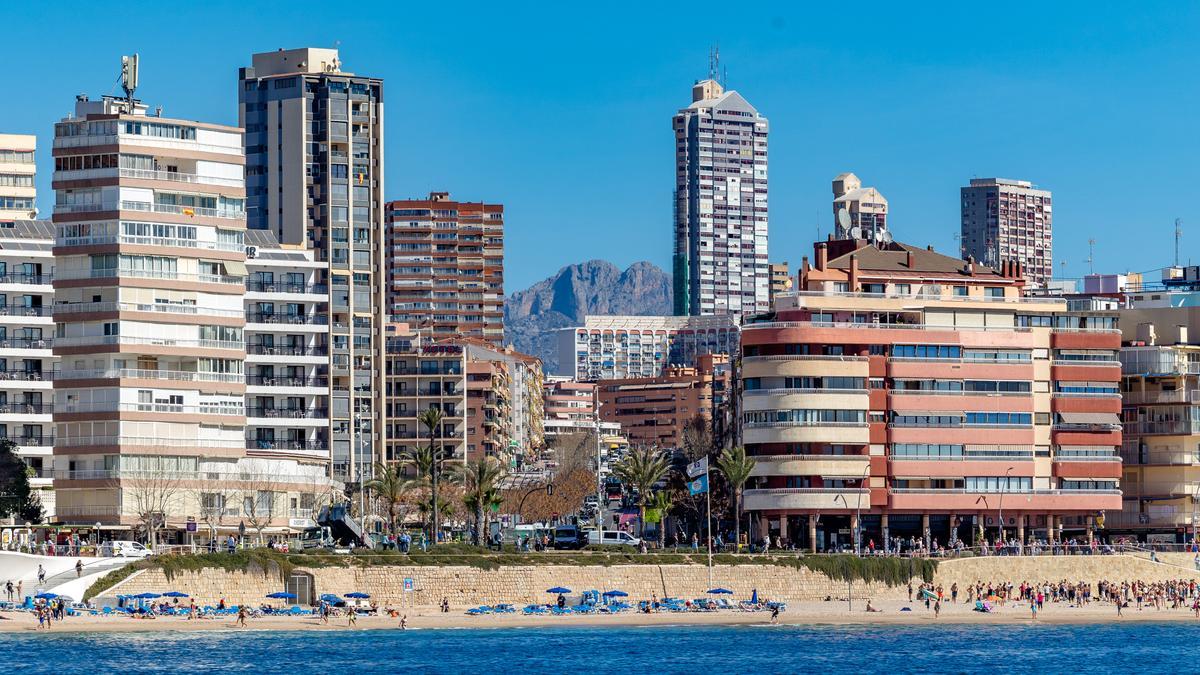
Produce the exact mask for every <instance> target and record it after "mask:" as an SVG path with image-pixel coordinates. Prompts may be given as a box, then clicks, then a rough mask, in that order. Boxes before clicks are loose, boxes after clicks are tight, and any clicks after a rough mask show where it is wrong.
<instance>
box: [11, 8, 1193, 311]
mask: <svg viewBox="0 0 1200 675" xmlns="http://www.w3.org/2000/svg"><path fill="white" fill-rule="evenodd" d="M524 4H525V3H487V4H480V5H471V4H458V3H386V4H379V5H375V4H373V3H370V2H357V3H328V2H324V3H308V2H286V3H283V2H279V3H256V2H246V1H245V0H243V1H242V2H223V1H213V2H206V3H188V4H187V5H184V4H183V3H163V2H155V3H140V2H127V3H124V4H123V5H121V6H120V7H117V6H114V5H111V4H103V3H101V4H88V3H76V4H72V5H64V4H62V3H32V2H26V3H14V4H11V5H9V6H7V7H6V8H5V17H6V18H5V22H6V23H7V24H8V25H9V27H10V28H12V27H16V30H7V31H6V32H5V33H6V40H7V42H8V50H7V52H8V53H9V54H14V55H16V54H19V55H22V56H23V57H25V58H26V60H25V61H23V62H10V63H9V67H8V72H9V77H8V81H9V85H8V88H7V95H6V96H5V98H4V104H3V106H2V107H0V131H7V132H16V133H37V134H38V135H39V137H40V138H39V143H40V145H41V151H40V155H39V170H40V171H41V172H42V175H41V178H40V181H39V188H40V189H41V191H42V197H41V199H40V200H39V203H40V206H41V207H42V209H43V212H46V213H48V207H49V206H50V204H51V201H52V199H53V197H52V195H51V193H50V190H49V178H50V170H51V166H52V165H51V163H50V155H49V145H50V136H51V131H52V124H53V122H54V121H55V120H56V119H58V118H60V117H61V116H62V115H63V114H64V113H66V112H68V111H69V110H70V109H71V107H72V101H73V98H74V96H75V94H77V93H80V92H87V93H89V94H91V95H93V96H95V95H99V94H102V93H109V92H110V91H113V90H114V86H113V85H114V82H115V81H116V78H117V69H118V61H119V56H120V55H121V54H123V53H132V52H134V51H137V52H140V53H141V55H142V87H141V89H140V90H139V95H140V97H141V98H143V99H144V100H146V101H147V102H148V103H150V104H151V105H157V104H161V105H163V106H164V108H165V114H167V115H170V116H177V117H185V118H194V119H202V120H206V121H215V122H225V123H231V124H232V123H236V120H237V110H236V86H235V85H236V78H237V68H238V67H239V66H243V65H248V64H249V62H250V54H251V53H253V52H255V51H268V50H271V49H275V48H278V47H288V48H292V47H300V46H320V47H328V46H333V45H334V43H335V41H340V48H341V50H342V60H343V63H344V66H345V67H346V68H347V69H348V70H351V71H354V72H359V73H364V74H371V75H375V76H379V77H383V78H385V80H386V90H385V91H386V101H387V103H386V105H387V120H386V123H387V168H386V171H387V189H386V193H387V197H388V198H404V197H413V196H423V195H425V194H426V193H427V192H428V191H430V190H449V191H450V192H451V193H452V194H453V195H454V196H456V197H458V198H461V199H470V200H487V201H499V202H502V203H504V204H505V206H506V210H507V216H506V218H507V245H506V268H507V269H506V272H507V283H506V287H507V288H506V290H508V291H512V290H516V289H519V288H523V287H525V286H527V285H528V284H530V283H532V282H534V281H536V280H538V279H541V278H543V277H545V276H547V275H549V274H551V273H553V272H554V271H555V270H557V269H558V268H559V267H560V266H562V265H565V264H568V263H573V262H579V261H581V260H586V259H589V258H604V259H607V260H611V261H612V262H614V263H617V264H618V265H621V266H624V265H626V264H629V263H632V262H634V261H637V260H650V261H652V262H654V263H657V264H658V265H660V266H663V267H664V268H669V265H670V256H671V228H672V225H671V189H672V183H673V165H672V153H673V139H672V132H671V115H672V113H673V112H674V111H675V110H676V109H677V108H679V107H681V106H684V105H686V104H687V103H688V102H689V87H690V85H691V83H692V82H693V81H694V80H695V79H697V78H700V77H703V76H704V75H705V73H706V68H707V52H708V48H709V45H710V44H712V43H714V42H719V44H720V50H721V56H722V63H723V64H725V65H726V66H727V68H728V74H729V85H730V86H731V88H734V89H737V90H739V91H740V92H741V93H742V94H743V95H745V96H746V97H747V98H748V99H749V100H750V101H751V102H752V103H753V104H754V105H756V106H757V107H758V109H759V110H760V111H761V112H762V113H763V114H765V115H767V116H768V117H769V118H770V120H771V137H770V189H771V198H770V199H771V201H770V206H771V212H770V216H771V221H770V223H771V230H770V232H771V242H770V251H771V258H772V259H773V260H789V261H791V262H792V263H793V264H795V263H798V262H799V259H800V256H801V255H805V254H807V253H810V252H811V242H812V240H813V238H814V236H815V233H816V228H817V225H818V224H819V225H820V226H821V228H822V231H823V232H828V231H829V229H830V227H831V224H832V215H831V213H830V209H829V200H830V198H831V197H830V188H829V181H830V179H831V178H832V177H833V176H834V175H836V174H837V173H839V172H842V171H854V172H855V173H857V174H858V175H859V176H860V177H861V178H862V179H863V180H864V182H865V183H866V184H868V185H874V186H876V187H878V188H879V189H880V190H881V191H882V192H883V193H884V194H885V195H886V196H887V198H888V199H889V201H890V202H891V208H892V214H893V215H892V217H891V222H892V230H893V232H894V233H895V235H896V237H897V238H898V239H900V240H902V241H906V242H910V243H917V244H926V243H932V244H934V245H935V246H936V247H937V248H938V250H942V251H947V252H950V251H954V250H956V248H957V247H956V243H955V241H954V239H953V235H954V234H955V233H956V232H957V231H958V188H959V186H961V185H962V184H964V183H965V182H966V181H967V180H969V179H970V178H971V177H972V176H979V177H982V176H995V175H999V176H1004V177H1010V178H1022V179H1028V180H1032V181H1034V182H1035V183H1036V184H1038V185H1040V186H1042V187H1045V188H1048V189H1051V190H1053V191H1054V196H1055V209H1054V211H1055V222H1054V224H1055V249H1054V259H1055V261H1056V264H1055V272H1056V273H1057V272H1058V271H1059V266H1058V261H1060V260H1066V261H1067V263H1068V266H1067V273H1068V276H1079V275H1081V274H1084V273H1086V272H1087V265H1086V264H1085V263H1084V259H1085V258H1086V257H1087V239H1088V237H1089V234H1091V233H1094V236H1095V238H1096V239H1097V247H1096V261H1097V262H1096V269H1097V270H1098V271H1099V270H1103V271H1125V270H1135V271H1136V270H1147V269H1155V268H1158V267H1160V266H1162V265H1163V264H1167V263H1169V262H1170V259H1171V255H1172V245H1173V238H1172V232H1173V227H1172V222H1173V219H1174V218H1176V217H1181V218H1183V219H1184V229H1185V235H1184V244H1185V247H1184V258H1185V261H1186V260H1187V259H1189V258H1190V259H1192V260H1194V261H1195V262H1198V263H1200V250H1196V243H1200V205H1198V202H1197V200H1196V199H1195V194H1196V192H1197V188H1198V186H1200V180H1198V179H1200V175H1198V174H1200V169H1198V166H1200V160H1198V157H1197V155H1198V153H1197V138H1198V135H1197V128H1196V127H1197V122H1196V118H1197V112H1196V111H1197V107H1198V106H1197V103H1198V101H1197V98H1198V94H1197V91H1198V87H1197V84H1198V83H1197V79H1198V75H1197V74H1198V73H1200V68H1198V65H1200V64H1198V63H1197V62H1198V61H1200V57H1198V54H1200V49H1198V47H1200V44H1198V40H1200V39H1198V38H1197V35H1198V34H1200V32H1198V31H1197V28H1198V27H1200V21H1198V19H1200V9H1198V7H1200V6H1197V5H1194V4H1191V3H1168V2H1162V3H1157V2H1155V3H1151V2H1142V3H1112V4H1111V5H1106V3H1083V2H1078V3H1073V2H1072V3H1067V2H1062V3H1045V2H1041V3H1027V4H1026V3H1015V2H1013V3H990V4H986V3H945V4H944V5H941V6H923V4H922V3H879V4H878V5H875V4H873V3H868V2H864V3H857V4H850V5H845V4H843V5H837V4H829V3H826V4H823V5H820V6H815V7H802V8H801V7H797V6H795V5H799V4H800V3H781V4H779V5H773V4H771V3H749V4H746V3H736V2H729V3H727V4H725V5H721V4H707V3H699V2H697V3H683V4H680V3H672V4H670V5H668V4H666V3H662V4H658V3H630V4H628V5H623V6H618V5H615V4H613V5H612V6H608V5H609V3H595V5H596V6H601V5H603V6H605V7H604V8H603V9H591V8H588V9H580V8H576V7H572V6H567V5H573V4H574V3H564V4H562V5H559V4H551V3H545V4H542V5H540V6H538V7H518V5H524ZM532 4H533V3H530V5H532ZM838 10H844V11H845V13H844V14H840V13H838ZM1193 251H1195V255H1193V253H1192V252H1193Z"/></svg>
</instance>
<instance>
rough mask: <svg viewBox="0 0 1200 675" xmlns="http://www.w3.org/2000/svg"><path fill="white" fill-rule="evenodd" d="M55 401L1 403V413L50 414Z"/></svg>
mask: <svg viewBox="0 0 1200 675" xmlns="http://www.w3.org/2000/svg"><path fill="white" fill-rule="evenodd" d="M53 412H54V404H53V403H0V415H49V414H51V413H53Z"/></svg>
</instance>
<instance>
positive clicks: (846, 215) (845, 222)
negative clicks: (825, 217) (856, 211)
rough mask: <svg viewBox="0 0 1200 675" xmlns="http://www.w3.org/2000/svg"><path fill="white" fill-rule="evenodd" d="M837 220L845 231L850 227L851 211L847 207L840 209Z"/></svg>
mask: <svg viewBox="0 0 1200 675" xmlns="http://www.w3.org/2000/svg"><path fill="white" fill-rule="evenodd" d="M837 220H838V225H839V226H841V228H842V231H843V232H845V231H846V230H848V229H849V228H850V212H849V211H847V210H846V207H844V206H843V207H842V208H840V209H838V214H837Z"/></svg>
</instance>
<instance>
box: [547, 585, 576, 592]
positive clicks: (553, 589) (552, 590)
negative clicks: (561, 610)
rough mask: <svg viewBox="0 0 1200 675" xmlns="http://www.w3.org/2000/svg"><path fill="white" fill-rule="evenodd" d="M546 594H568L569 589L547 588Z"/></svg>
mask: <svg viewBox="0 0 1200 675" xmlns="http://www.w3.org/2000/svg"><path fill="white" fill-rule="evenodd" d="M546 592H547V593H570V592H571V589H569V588H563V587H562V586H555V587H554V588H547V589H546Z"/></svg>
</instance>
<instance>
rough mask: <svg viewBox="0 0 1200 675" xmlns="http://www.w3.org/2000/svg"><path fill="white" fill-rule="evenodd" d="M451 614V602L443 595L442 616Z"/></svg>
mask: <svg viewBox="0 0 1200 675" xmlns="http://www.w3.org/2000/svg"><path fill="white" fill-rule="evenodd" d="M449 612H450V600H449V599H447V598H446V596H444V595H443V596H442V614H448V613H449Z"/></svg>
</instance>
